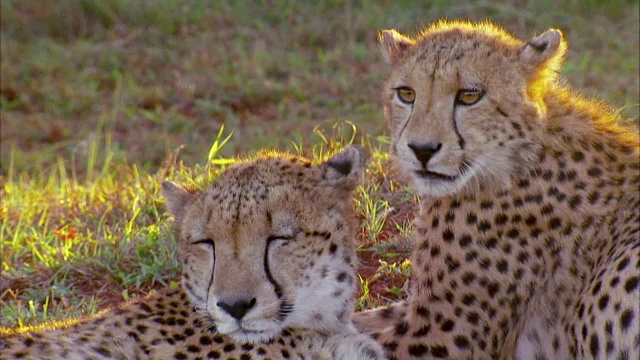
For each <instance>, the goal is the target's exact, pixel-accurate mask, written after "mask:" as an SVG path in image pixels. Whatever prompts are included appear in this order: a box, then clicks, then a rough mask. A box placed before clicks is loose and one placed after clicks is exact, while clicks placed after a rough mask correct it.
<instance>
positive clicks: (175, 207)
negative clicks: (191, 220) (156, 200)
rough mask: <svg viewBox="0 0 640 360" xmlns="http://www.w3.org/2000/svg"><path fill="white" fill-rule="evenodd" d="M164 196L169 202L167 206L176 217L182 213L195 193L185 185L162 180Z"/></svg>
mask: <svg viewBox="0 0 640 360" xmlns="http://www.w3.org/2000/svg"><path fill="white" fill-rule="evenodd" d="M162 196H164V199H165V201H166V202H167V208H168V209H169V212H170V213H171V215H173V217H174V218H177V217H179V216H180V214H182V211H183V210H184V207H185V205H187V204H188V203H189V202H190V201H191V200H192V199H193V198H194V197H195V194H194V193H191V192H189V191H187V190H185V189H184V188H183V187H181V186H179V185H176V184H174V183H172V182H171V181H163V182H162Z"/></svg>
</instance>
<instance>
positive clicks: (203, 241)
mask: <svg viewBox="0 0 640 360" xmlns="http://www.w3.org/2000/svg"><path fill="white" fill-rule="evenodd" d="M191 245H209V246H211V247H212V248H215V246H216V245H215V243H214V242H213V239H210V238H206V239H201V240H197V241H194V242H192V243H191Z"/></svg>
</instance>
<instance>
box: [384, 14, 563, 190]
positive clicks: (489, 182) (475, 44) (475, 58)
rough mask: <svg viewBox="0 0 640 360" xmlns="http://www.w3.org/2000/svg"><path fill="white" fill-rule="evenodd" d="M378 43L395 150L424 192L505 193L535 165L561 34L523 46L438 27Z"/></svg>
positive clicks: (499, 35)
mask: <svg viewBox="0 0 640 360" xmlns="http://www.w3.org/2000/svg"><path fill="white" fill-rule="evenodd" d="M485 27H489V26H488V25H485ZM496 40H499V41H496ZM505 43H506V44H511V46H506V45H505ZM379 45H380V47H381V50H382V53H383V57H384V58H385V60H386V61H387V63H388V64H389V65H390V69H389V76H388V79H387V82H386V85H385V88H384V91H383V101H384V111H385V116H386V118H387V120H388V123H389V126H390V130H391V136H392V140H393V144H392V152H393V154H394V155H395V156H396V158H397V160H398V162H399V165H400V167H401V169H403V170H404V172H406V173H407V174H409V175H410V177H411V178H412V180H413V183H414V185H415V186H416V188H417V189H418V190H419V192H421V193H422V194H425V195H429V196H433V197H441V196H447V195H452V194H458V193H460V192H462V191H464V190H470V191H481V190H483V189H486V188H488V187H494V186H497V187H500V188H505V189H506V188H508V187H509V186H510V177H511V175H513V174H516V173H518V172H520V171H523V169H524V168H527V166H528V165H529V164H531V163H532V162H533V161H535V160H536V159H537V154H538V150H539V146H538V145H537V144H538V143H539V140H538V139H539V138H538V134H539V133H541V129H542V122H543V118H544V112H545V109H544V102H543V101H542V99H540V98H539V94H540V90H541V88H543V87H544V86H545V84H546V82H547V81H548V76H550V75H549V74H550V72H549V71H550V69H554V66H555V65H554V64H555V63H556V62H558V61H559V60H558V59H557V58H559V57H561V54H562V53H563V52H564V47H565V45H564V43H563V42H562V37H561V33H560V32H559V31H556V30H550V31H548V32H547V33H545V34H543V35H542V36H540V37H539V38H536V39H533V40H531V41H530V42H528V43H526V44H524V43H523V42H521V41H519V40H517V39H514V38H512V37H510V35H508V34H507V33H506V32H504V31H503V30H501V29H497V28H495V29H493V28H491V31H489V32H487V31H485V30H483V31H478V29H477V28H474V27H473V26H472V25H469V24H465V23H440V24H436V25H434V26H433V27H432V29H430V30H427V31H426V32H425V33H424V34H423V35H422V36H421V37H420V38H418V39H416V40H414V39H410V38H407V37H404V36H403V35H400V34H398V33H397V32H395V31H393V30H389V31H382V32H381V34H380V37H379ZM551 72H553V71H551Z"/></svg>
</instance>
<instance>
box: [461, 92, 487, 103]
mask: <svg viewBox="0 0 640 360" xmlns="http://www.w3.org/2000/svg"><path fill="white" fill-rule="evenodd" d="M482 95H483V94H482V90H458V94H457V95H456V103H457V104H460V105H473V104H475V103H477V102H478V100H480V99H481V98H482Z"/></svg>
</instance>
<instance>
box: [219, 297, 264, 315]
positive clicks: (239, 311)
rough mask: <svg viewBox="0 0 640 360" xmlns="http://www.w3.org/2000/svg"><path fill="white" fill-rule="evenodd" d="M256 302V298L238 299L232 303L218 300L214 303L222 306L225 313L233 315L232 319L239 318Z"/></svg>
mask: <svg viewBox="0 0 640 360" xmlns="http://www.w3.org/2000/svg"><path fill="white" fill-rule="evenodd" d="M255 304H256V298H252V299H251V300H247V299H240V300H238V301H236V302H234V303H232V304H229V303H226V302H224V301H218V302H217V303H216V305H218V307H220V308H222V310H224V311H225V312H226V313H227V314H229V315H231V316H233V318H234V319H237V320H240V319H242V318H243V317H244V315H245V314H246V313H247V312H248V311H249V309H251V308H252V307H253V306H254V305H255Z"/></svg>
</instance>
